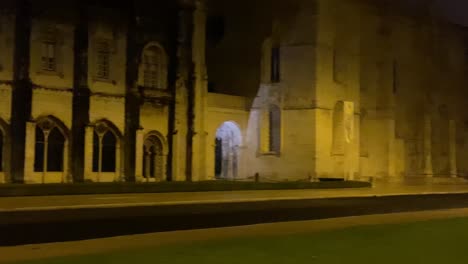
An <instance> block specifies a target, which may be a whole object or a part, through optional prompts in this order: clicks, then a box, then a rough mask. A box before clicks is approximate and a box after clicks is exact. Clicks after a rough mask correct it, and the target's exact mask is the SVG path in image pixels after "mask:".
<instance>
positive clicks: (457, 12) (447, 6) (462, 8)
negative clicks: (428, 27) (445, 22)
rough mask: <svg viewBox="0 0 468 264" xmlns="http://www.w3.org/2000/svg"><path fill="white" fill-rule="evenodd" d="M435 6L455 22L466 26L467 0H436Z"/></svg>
mask: <svg viewBox="0 0 468 264" xmlns="http://www.w3.org/2000/svg"><path fill="white" fill-rule="evenodd" d="M436 2H437V3H436V8H437V10H439V11H440V13H441V14H443V15H444V16H446V17H447V18H448V19H450V20H452V21H453V22H455V23H458V24H461V25H464V26H467V27H468V0H436Z"/></svg>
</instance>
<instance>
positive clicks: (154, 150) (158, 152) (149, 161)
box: [143, 135, 165, 180]
mask: <svg viewBox="0 0 468 264" xmlns="http://www.w3.org/2000/svg"><path fill="white" fill-rule="evenodd" d="M143 155H144V156H143V177H145V178H147V179H158V180H162V179H163V178H164V175H163V174H164V166H165V164H164V159H163V144H162V142H161V140H160V139H159V138H158V137H157V136H154V135H153V136H149V137H148V138H147V139H146V140H145V143H144V145H143Z"/></svg>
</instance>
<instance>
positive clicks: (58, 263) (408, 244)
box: [21, 218, 468, 264]
mask: <svg viewBox="0 0 468 264" xmlns="http://www.w3.org/2000/svg"><path fill="white" fill-rule="evenodd" d="M467 245H468V218H459V219H449V220H437V221H428V222H419V223H411V224H400V225H380V226H363V227H355V228H349V229H344V230H334V231H327V232H321V233H313V234H300V235H289V236H281V237H257V238H250V239H247V238H244V239H232V240H223V241H210V242H200V243H194V244H185V245H173V246H165V247H160V248H153V249H151V248H149V249H141V250H134V251H128V252H125V251H121V252H116V253H113V254H104V255H92V256H91V255H90V256H80V257H67V258H56V259H48V260H41V261H29V262H21V263H28V264H42V263H47V264H62V263H63V264H65V263H66V264H94V263H96V264H97V263H99V264H105V263H109V264H111V263H112V264H120V263H122V264H123V263H132V264H143V263H152V264H153V263H168V264H169V263H171V264H172V263H174V264H179V263H180V264H182V263H183V264H187V263H191V264H198V263H201V264H211V263H213V264H215V263H216V264H231V263H232V264H234V263H235V264H244V263H246V264H248V263H255V264H262V263H265V264H266V263H268V264H276V263H288V264H289V263H308V264H310V263H312V264H313V263H323V264H328V263H340V264H341V263H343V264H344V263H346V264H348V263H359V264H367V263H369V264H370V263H372V264H374V263H378V264H385V263H392V264H395V263H396V264H404V263H411V264H419V263H424V264H431V263H434V264H436V263H437V264H441V263H443V264H452V263H468V251H467Z"/></svg>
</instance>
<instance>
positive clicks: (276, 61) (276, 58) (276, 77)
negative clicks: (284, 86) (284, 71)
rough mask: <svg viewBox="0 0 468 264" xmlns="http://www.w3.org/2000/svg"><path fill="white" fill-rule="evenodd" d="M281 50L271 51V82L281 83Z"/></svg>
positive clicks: (275, 48) (274, 49) (276, 48)
mask: <svg viewBox="0 0 468 264" xmlns="http://www.w3.org/2000/svg"><path fill="white" fill-rule="evenodd" d="M280 77H281V76H280V48H279V47H274V48H272V49H271V82H272V83H278V82H280Z"/></svg>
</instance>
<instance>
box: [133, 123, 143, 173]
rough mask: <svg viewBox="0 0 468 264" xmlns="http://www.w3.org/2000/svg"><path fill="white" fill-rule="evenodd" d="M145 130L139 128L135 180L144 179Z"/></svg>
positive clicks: (136, 145)
mask: <svg viewBox="0 0 468 264" xmlns="http://www.w3.org/2000/svg"><path fill="white" fill-rule="evenodd" d="M143 141H144V139H143V131H142V130H141V129H139V130H137V133H136V140H135V142H136V144H135V148H136V149H135V178H136V179H135V180H136V182H141V181H143V144H144V142H143Z"/></svg>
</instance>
